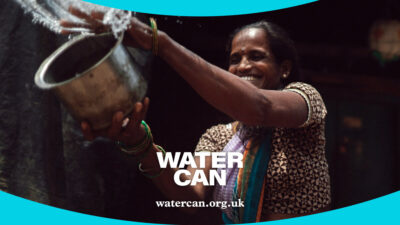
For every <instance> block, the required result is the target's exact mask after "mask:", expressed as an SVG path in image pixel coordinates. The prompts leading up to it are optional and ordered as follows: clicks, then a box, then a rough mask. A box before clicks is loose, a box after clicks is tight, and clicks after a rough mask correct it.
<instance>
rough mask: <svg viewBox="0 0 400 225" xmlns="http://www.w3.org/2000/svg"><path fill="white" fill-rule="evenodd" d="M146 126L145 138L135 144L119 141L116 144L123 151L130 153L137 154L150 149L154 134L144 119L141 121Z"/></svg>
mask: <svg viewBox="0 0 400 225" xmlns="http://www.w3.org/2000/svg"><path fill="white" fill-rule="evenodd" d="M141 124H142V125H143V126H144V130H145V133H146V134H145V136H144V137H143V139H142V140H141V141H140V142H139V143H138V144H135V145H126V144H124V143H123V142H120V141H117V142H116V144H117V145H118V147H119V148H120V149H121V151H123V152H125V153H127V154H129V155H137V154H140V153H143V152H145V151H146V150H148V149H149V148H150V147H151V146H152V144H153V135H152V134H151V131H150V128H149V126H148V125H147V124H146V122H144V121H143V120H142V123H141Z"/></svg>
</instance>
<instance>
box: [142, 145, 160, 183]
mask: <svg viewBox="0 0 400 225" xmlns="http://www.w3.org/2000/svg"><path fill="white" fill-rule="evenodd" d="M156 147H157V148H158V149H159V150H160V151H161V152H162V153H163V156H165V154H166V152H165V150H164V149H163V148H162V147H161V146H159V145H156ZM138 168H139V171H140V172H142V174H143V176H145V177H147V178H149V179H154V178H156V177H159V176H160V175H161V174H162V173H163V172H164V168H160V171H159V172H158V173H156V174H149V173H148V172H151V171H153V170H154V169H147V170H145V169H143V168H142V163H139V166H138Z"/></svg>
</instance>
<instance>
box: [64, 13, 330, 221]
mask: <svg viewBox="0 0 400 225" xmlns="http://www.w3.org/2000/svg"><path fill="white" fill-rule="evenodd" d="M72 12H73V13H75V14H76V15H80V16H81V17H85V18H86V19H87V20H88V22H89V24H90V25H89V28H93V29H94V30H98V22H95V20H94V19H95V18H101V15H99V14H97V13H92V15H91V17H87V16H82V15H81V13H80V12H79V11H78V10H76V9H72ZM152 23H153V24H152V27H149V26H147V25H145V24H143V23H141V22H140V21H138V20H137V19H135V18H133V19H132V24H131V25H132V26H131V28H130V29H129V30H128V31H127V32H126V33H127V34H128V35H127V36H128V38H127V40H126V43H128V44H130V45H132V46H135V47H140V48H143V49H148V50H153V52H154V53H155V54H158V55H159V56H160V57H161V58H163V59H164V60H165V61H166V62H167V63H168V64H169V65H170V66H171V67H172V68H174V69H175V71H176V72H177V73H178V74H179V75H180V76H182V78H184V79H185V80H186V81H187V82H188V83H189V85H191V87H192V88H193V89H194V90H195V91H196V92H197V93H198V94H199V95H200V96H201V97H202V98H203V99H205V100H206V101H207V102H208V103H209V104H211V105H212V106H214V107H215V108H217V109H219V110H221V111H222V112H224V113H226V114H228V115H229V116H231V117H232V118H234V119H235V120H237V121H238V122H234V123H232V124H228V125H217V126H214V127H212V128H210V129H209V130H207V132H206V133H205V134H204V135H203V136H202V137H201V139H200V141H199V143H198V145H197V147H196V151H225V152H241V153H243V154H244V155H245V158H244V160H243V163H244V165H245V166H244V167H245V168H247V169H243V168H232V169H228V172H227V173H228V178H227V185H226V186H216V187H215V188H214V187H210V186H204V185H203V184H202V183H197V184H196V185H195V186H178V185H176V184H175V182H174V179H173V176H174V173H175V171H176V169H172V168H168V167H167V168H166V169H160V167H159V164H158V160H157V156H156V153H157V152H164V153H165V151H164V150H163V149H162V148H161V147H160V146H157V145H155V144H154V143H153V142H152V136H151V132H150V130H149V128H148V126H147V125H146V124H145V123H144V122H141V121H142V119H144V117H145V115H146V111H147V108H148V106H149V99H148V98H145V99H144V100H143V102H138V103H136V105H135V109H134V111H133V113H132V115H131V117H129V118H128V119H126V118H125V119H124V118H123V114H122V112H117V113H116V114H115V115H114V118H113V123H112V125H111V127H110V128H109V130H108V131H107V133H106V135H105V136H107V137H108V138H110V139H112V140H115V141H117V142H118V143H119V145H120V147H121V150H123V151H124V152H126V153H128V154H131V155H134V156H136V157H138V159H139V161H140V164H139V169H140V170H141V171H142V172H143V173H144V174H145V175H146V176H148V177H149V178H151V179H152V180H153V182H154V184H155V185H157V186H158V187H159V189H160V190H161V191H162V192H163V193H164V194H165V195H166V196H167V197H168V198H170V199H173V200H204V199H206V198H207V197H208V196H210V195H212V194H213V193H214V194H213V197H214V199H215V200H220V201H223V200H228V201H229V200H232V199H233V200H235V199H236V200H238V199H241V198H242V199H245V207H244V208H232V207H231V208H230V207H228V208H227V209H225V210H223V217H224V220H225V222H229V223H231V222H239V223H242V222H255V221H265V220H275V219H283V218H290V217H295V216H300V215H307V214H311V213H315V212H320V211H323V210H325V209H326V208H327V207H328V205H329V203H330V184H329V175H328V166H327V162H326V159H325V150H324V148H325V137H324V126H325V122H324V120H325V115H326V109H325V105H324V103H323V100H322V98H321V96H320V95H319V93H318V92H317V91H316V90H315V89H314V88H313V87H312V86H310V85H308V84H304V83H291V84H289V85H287V86H286V87H284V88H283V83H284V82H285V81H286V80H287V79H288V78H289V76H293V75H295V74H296V73H297V72H298V71H297V70H298V68H297V61H296V53H295V49H294V47H293V42H292V41H291V40H290V39H289V38H287V36H286V34H285V32H283V31H282V30H281V29H280V28H279V27H277V26H276V25H273V24H271V23H268V22H265V21H262V22H258V23H255V24H250V25H247V26H245V27H243V28H241V29H238V30H237V31H235V32H234V34H233V35H232V40H231V44H230V63H229V69H228V71H226V70H223V69H221V68H219V67H217V66H214V65H212V64H210V63H208V62H206V61H205V60H203V59H202V58H200V57H199V56H197V55H195V54H194V53H192V52H190V51H189V50H187V49H186V48H184V47H183V46H181V45H180V44H178V43H177V42H175V41H174V40H172V39H171V38H170V37H169V36H168V35H167V34H166V33H164V32H161V31H158V32H157V30H156V29H155V24H154V21H153V22H152ZM62 24H63V25H64V26H66V27H68V26H76V24H73V23H69V22H65V21H63V22H62ZM282 88H283V89H282ZM82 131H83V133H84V135H85V137H86V138H87V139H89V140H92V139H93V138H94V137H96V136H97V135H99V134H96V133H94V132H92V131H91V129H90V125H89V124H88V123H86V122H82ZM195 160H196V163H197V164H198V163H199V161H200V158H198V157H196V159H195ZM257 160H258V161H257ZM211 164H212V162H211V158H210V157H208V158H206V165H205V168H204V169H202V170H204V172H205V174H206V175H208V174H209V173H208V172H209V171H210V169H212V168H211ZM248 168H251V169H248ZM187 169H188V170H189V171H190V172H191V174H193V173H194V171H195V170H196V168H191V167H190V166H189V168H187ZM181 179H182V180H185V179H189V180H190V179H191V177H190V175H189V176H187V175H182V177H181ZM187 210H189V211H190V210H195V208H187Z"/></svg>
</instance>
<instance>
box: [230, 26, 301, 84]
mask: <svg viewBox="0 0 400 225" xmlns="http://www.w3.org/2000/svg"><path fill="white" fill-rule="evenodd" d="M249 28H259V29H263V30H264V31H265V33H266V34H267V35H266V36H267V39H268V43H269V48H270V49H271V53H272V54H273V55H274V57H275V60H276V63H277V64H278V65H280V64H281V63H282V62H283V61H285V60H289V61H290V62H292V69H291V71H290V74H289V77H288V78H286V79H284V80H282V84H281V87H279V88H282V86H283V85H287V84H289V83H290V82H293V81H295V80H298V79H299V77H300V72H299V65H298V64H299V63H298V55H297V50H296V47H295V45H294V42H293V40H292V39H291V38H290V37H289V35H288V33H287V32H286V31H285V30H284V29H283V28H281V27H280V26H278V25H276V24H274V23H271V22H267V21H265V20H261V21H259V22H255V23H252V24H248V25H245V26H243V27H239V28H237V29H236V30H234V31H233V32H232V34H231V35H230V36H229V40H228V44H227V51H228V54H230V52H231V50H232V49H231V48H232V41H233V38H234V37H235V36H236V35H237V34H238V33H239V32H240V31H242V30H245V29H249Z"/></svg>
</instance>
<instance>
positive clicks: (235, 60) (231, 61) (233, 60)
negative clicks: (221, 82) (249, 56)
mask: <svg viewBox="0 0 400 225" xmlns="http://www.w3.org/2000/svg"><path fill="white" fill-rule="evenodd" d="M239 62H240V57H238V56H231V58H230V59H229V64H231V65H234V64H238V63H239Z"/></svg>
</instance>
